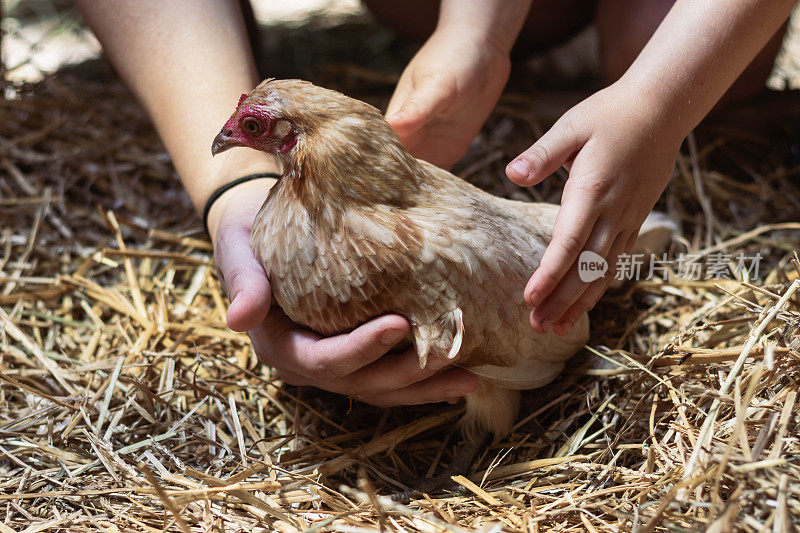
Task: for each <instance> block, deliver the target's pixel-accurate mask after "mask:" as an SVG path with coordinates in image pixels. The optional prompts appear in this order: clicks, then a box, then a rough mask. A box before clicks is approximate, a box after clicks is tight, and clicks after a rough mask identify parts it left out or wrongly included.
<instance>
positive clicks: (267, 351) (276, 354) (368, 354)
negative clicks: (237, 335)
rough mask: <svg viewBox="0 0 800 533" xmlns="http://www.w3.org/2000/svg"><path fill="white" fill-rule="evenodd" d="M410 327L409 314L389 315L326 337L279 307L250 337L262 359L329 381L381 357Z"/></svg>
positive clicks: (270, 363) (316, 378)
mask: <svg viewBox="0 0 800 533" xmlns="http://www.w3.org/2000/svg"><path fill="white" fill-rule="evenodd" d="M409 331H410V325H409V324H408V321H407V320H406V319H405V318H403V317H401V316H399V315H385V316H382V317H378V318H376V319H374V320H371V321H370V322H367V323H366V324H364V325H362V326H360V327H358V328H356V329H355V330H353V331H351V332H350V333H345V334H342V335H336V336H333V337H328V338H323V337H320V336H319V335H317V334H316V333H314V332H312V331H309V330H306V329H303V328H301V327H299V326H298V325H297V324H295V323H293V322H292V321H291V320H289V318H288V317H286V315H285V314H284V313H283V312H282V311H281V310H280V309H277V308H276V309H273V310H271V311H270V314H269V316H267V319H266V320H265V321H264V323H263V324H262V325H261V326H259V327H258V328H256V329H254V330H252V331H251V332H250V337H251V339H252V340H253V345H254V348H255V350H256V354H258V356H259V359H261V361H262V362H264V363H266V364H268V365H270V366H274V367H276V368H278V369H280V370H282V371H283V370H286V371H289V372H291V373H292V374H295V375H298V376H302V377H303V378H304V379H307V380H312V381H316V382H325V383H328V382H332V381H334V380H337V379H340V378H342V377H344V376H347V375H349V374H351V373H353V372H355V371H357V370H359V369H360V368H362V367H364V366H366V365H369V364H370V363H373V362H375V361H376V360H378V359H380V358H381V356H383V355H384V354H386V353H387V352H388V351H389V350H391V349H392V347H394V345H395V344H397V343H398V342H399V341H400V340H402V339H403V338H404V337H405V336H406V335H407V334H408V332H409ZM320 386H321V385H320ZM323 388H326V387H323ZM329 390H330V389H329Z"/></svg>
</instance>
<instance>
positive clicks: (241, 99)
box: [236, 93, 247, 107]
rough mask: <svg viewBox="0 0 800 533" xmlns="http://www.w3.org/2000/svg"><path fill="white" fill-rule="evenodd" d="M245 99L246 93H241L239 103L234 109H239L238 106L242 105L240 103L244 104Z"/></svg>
mask: <svg viewBox="0 0 800 533" xmlns="http://www.w3.org/2000/svg"><path fill="white" fill-rule="evenodd" d="M245 98H247V93H242V96H240V97H239V103H238V104H236V107H239V106H240V105H242V102H244V99H245Z"/></svg>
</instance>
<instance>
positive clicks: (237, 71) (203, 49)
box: [77, 0, 277, 210]
mask: <svg viewBox="0 0 800 533" xmlns="http://www.w3.org/2000/svg"><path fill="white" fill-rule="evenodd" d="M77 3H78V5H79V7H80V9H81V11H82V12H83V14H84V16H85V17H86V20H87V22H88V23H89V25H90V26H91V27H92V30H93V31H94V32H95V34H96V35H97V37H98V39H99V40H100V42H101V43H102V44H103V49H104V50H105V52H106V54H108V56H109V57H110V59H111V61H112V62H113V64H114V66H115V67H116V69H117V71H118V73H119V74H120V76H121V77H122V78H123V79H124V81H125V82H126V83H127V85H128V87H130V88H131V90H132V91H133V92H134V93H135V94H136V96H137V98H138V99H139V101H140V102H142V104H143V105H144V107H145V108H146V110H147V112H148V114H149V115H150V117H151V118H152V120H153V122H154V123H155V126H156V128H157V130H158V132H159V134H160V135H161V138H162V139H163V140H164V143H165V144H166V146H167V150H168V151H169V153H170V155H171V156H172V160H173V163H174V164H175V168H177V170H178V173H179V174H180V176H181V180H182V181H183V183H184V185H185V187H186V190H187V191H188V192H189V195H190V196H191V198H192V202H193V203H194V205H195V208H197V209H198V210H200V209H202V206H203V205H204V204H205V201H206V199H207V198H208V197H209V196H210V195H211V193H212V192H213V191H214V190H215V189H216V188H217V187H219V186H220V185H222V184H223V183H226V182H228V181H231V180H232V179H235V178H237V177H240V176H243V175H245V174H248V173H250V172H256V171H268V170H276V169H277V166H276V164H275V163H274V162H272V161H270V160H269V159H267V158H266V157H265V156H264V155H263V154H260V153H258V152H255V151H250V150H246V149H241V148H239V149H235V150H232V151H231V155H230V156H229V157H227V158H216V159H212V157H211V148H210V147H211V141H212V140H213V139H214V136H215V135H216V134H217V133H218V132H219V128H220V125H221V124H224V123H225V121H226V120H227V119H228V117H229V116H230V113H231V112H232V111H233V109H234V108H235V105H236V101H237V99H238V98H239V95H240V94H242V93H246V92H249V91H250V90H251V89H252V88H253V87H255V85H256V84H257V83H258V77H257V73H256V69H255V66H254V65H253V59H252V54H251V52H250V47H249V43H248V42H247V37H246V32H245V29H244V23H243V21H242V17H241V13H240V11H239V6H238V4H237V3H236V2H235V1H233V0H170V1H169V2H163V1H160V0H124V1H116V2H106V1H103V2H97V1H95V0H78V2H77Z"/></svg>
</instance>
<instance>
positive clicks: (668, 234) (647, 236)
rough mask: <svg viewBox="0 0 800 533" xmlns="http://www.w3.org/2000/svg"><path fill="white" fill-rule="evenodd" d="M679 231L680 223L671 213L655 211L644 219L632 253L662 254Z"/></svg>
mask: <svg viewBox="0 0 800 533" xmlns="http://www.w3.org/2000/svg"><path fill="white" fill-rule="evenodd" d="M679 233H680V231H679V230H678V224H677V223H676V222H675V221H674V220H673V219H672V218H670V217H669V215H667V214H665V213H659V212H658V211H653V212H652V213H650V214H649V215H647V218H646V219H645V220H644V223H643V224H642V228H641V229H640V230H639V236H638V237H636V243H635V244H634V245H633V251H632V252H631V253H634V254H662V253H664V252H666V251H667V248H668V247H669V244H670V242H672V239H673V237H675V236H676V235H678V234H679Z"/></svg>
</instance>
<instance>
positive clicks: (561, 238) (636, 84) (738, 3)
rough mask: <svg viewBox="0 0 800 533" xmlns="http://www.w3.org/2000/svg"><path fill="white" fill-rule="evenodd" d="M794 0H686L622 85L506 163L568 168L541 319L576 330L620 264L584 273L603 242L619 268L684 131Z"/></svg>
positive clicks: (533, 287)
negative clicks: (601, 272)
mask: <svg viewBox="0 0 800 533" xmlns="http://www.w3.org/2000/svg"><path fill="white" fill-rule="evenodd" d="M793 5H794V1H791V0H678V1H677V2H675V4H674V6H673V7H672V9H671V10H670V11H669V13H668V14H667V16H666V17H665V19H664V20H663V21H662V23H661V24H660V26H659V27H658V29H657V30H656V32H655V34H654V35H653V37H652V38H651V39H650V41H649V42H648V43H647V45H646V46H645V47H644V49H643V50H642V52H641V53H640V54H639V56H638V57H637V59H636V60H635V61H634V63H633V64H632V65H631V67H630V68H629V69H628V71H627V72H626V73H625V74H624V75H623V76H622V78H621V79H620V80H619V81H617V82H616V83H614V84H612V85H611V86H609V87H608V88H606V89H604V90H602V91H600V92H598V93H596V94H594V95H592V96H591V97H589V98H588V99H586V100H584V101H583V102H581V103H580V104H578V105H577V106H575V107H574V108H572V109H571V110H570V111H568V112H567V113H566V114H565V115H564V116H563V117H562V118H561V119H559V121H558V122H557V123H556V124H555V125H554V126H553V127H552V128H551V129H550V131H548V132H547V133H546V134H545V135H543V136H542V138H541V139H539V141H537V142H536V143H535V144H534V145H533V146H531V148H530V149H528V150H527V151H525V152H524V153H523V154H521V155H520V156H519V157H518V158H516V159H515V160H514V161H513V162H512V163H511V164H509V166H508V167H507V169H506V173H507V174H508V177H509V178H511V179H512V180H513V181H514V182H516V183H518V184H520V185H534V184H536V183H539V182H540V181H542V180H543V179H544V178H546V177H547V176H548V175H550V174H552V173H553V172H555V171H556V170H557V169H558V168H559V167H561V166H562V165H564V166H567V167H569V179H568V180H567V184H566V185H565V187H564V194H563V199H562V202H561V210H560V211H559V214H558V217H557V219H556V222H555V226H554V229H553V241H552V242H551V244H550V245H549V246H548V247H547V250H546V252H545V255H544V257H543V258H542V262H541V264H540V265H539V268H537V269H536V271H535V272H534V274H533V276H532V277H531V280H530V281H529V283H528V286H527V287H526V289H525V299H526V300H527V301H528V303H529V304H531V305H532V306H534V307H535V309H534V311H533V312H532V314H531V324H532V325H533V327H534V329H536V330H538V331H540V332H544V331H546V330H548V329H549V328H550V327H553V329H554V331H556V332H557V333H562V334H563V333H566V332H567V331H569V330H570V329H571V327H572V325H573V324H574V323H575V321H576V320H577V319H578V317H579V316H580V314H581V313H583V312H584V311H586V310H588V309H590V308H591V307H592V306H593V305H594V303H595V302H596V301H597V299H598V298H599V297H600V296H601V295H602V293H603V291H604V290H605V288H606V286H607V284H608V281H609V280H610V278H611V276H612V275H613V272H610V273H609V274H608V275H607V276H606V277H605V278H603V279H600V280H597V281H594V282H592V283H584V282H582V281H581V280H580V276H579V275H578V268H577V258H578V257H579V254H580V253H581V252H582V251H584V250H588V251H592V252H595V253H597V254H599V255H600V256H602V257H604V258H606V259H607V260H608V262H609V264H610V266H611V269H612V270H613V267H614V265H615V264H616V259H617V257H618V256H619V255H620V254H622V253H626V252H629V251H630V249H631V247H632V245H633V241H634V239H635V237H636V233H637V232H638V230H639V228H640V227H641V225H642V222H643V221H644V219H645V217H646V216H647V214H648V212H649V211H650V209H652V207H653V205H654V204H655V202H656V200H657V199H658V197H659V196H660V195H661V193H662V192H663V190H664V188H665V186H666V184H667V181H668V180H669V177H670V174H671V172H672V169H673V168H674V166H675V159H676V157H677V153H678V149H679V147H680V144H681V142H682V140H683V139H684V137H685V136H686V135H687V134H688V133H689V132H690V131H691V129H692V128H694V127H695V126H696V125H697V124H698V123H699V122H700V120H702V118H703V117H704V116H705V115H706V114H707V113H708V112H709V111H710V110H711V109H712V107H713V106H714V105H715V104H716V102H717V101H719V99H720V98H721V97H722V96H723V94H724V93H725V91H726V90H727V89H728V88H729V87H730V86H731V84H733V82H734V81H735V80H736V78H737V77H738V76H739V75H740V74H741V73H742V72H743V71H744V69H745V68H746V67H747V65H748V64H749V63H750V61H752V59H753V58H754V57H755V56H756V54H757V53H758V52H759V51H760V50H761V49H762V48H763V47H764V45H765V44H766V43H767V41H769V39H770V38H771V37H772V36H773V35H774V34H775V33H776V31H777V30H778V29H779V28H780V26H781V24H782V23H783V22H784V21H785V20H786V18H787V17H788V16H789V13H790V12H791V9H792V6H793Z"/></svg>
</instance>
